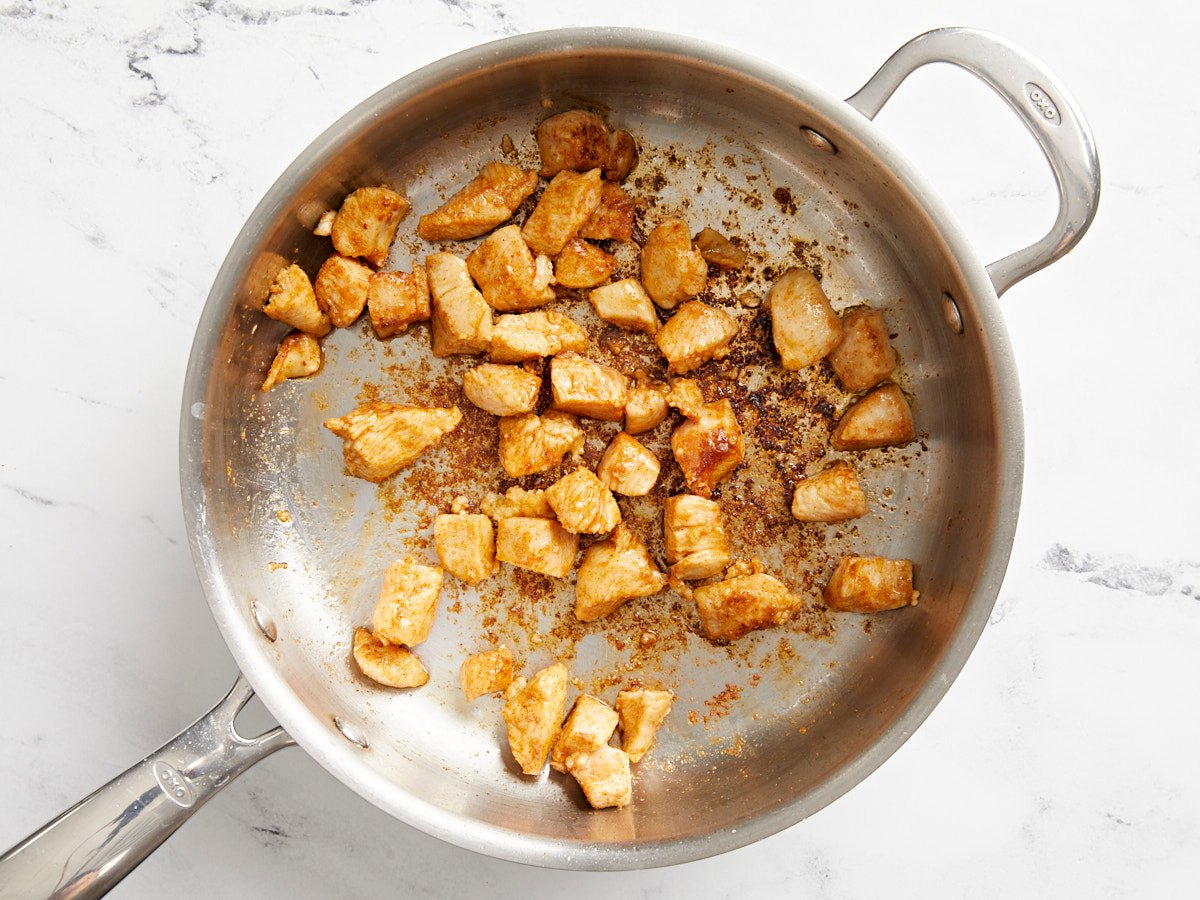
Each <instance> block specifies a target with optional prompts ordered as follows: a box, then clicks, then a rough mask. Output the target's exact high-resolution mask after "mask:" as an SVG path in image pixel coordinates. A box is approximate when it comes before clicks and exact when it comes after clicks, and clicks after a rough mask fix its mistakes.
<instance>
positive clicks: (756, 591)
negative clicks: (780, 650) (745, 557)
mask: <svg viewBox="0 0 1200 900" xmlns="http://www.w3.org/2000/svg"><path fill="white" fill-rule="evenodd" d="M692 596H693V597H694V599H695V601H696V607H697V609H699V611H700V627H702V628H703V629H704V633H705V634H706V635H708V637H710V638H712V639H713V640H715V641H733V640H737V639H738V638H740V637H741V636H742V635H744V634H749V633H750V632H751V631H757V630H758V629H760V628H773V627H775V626H777V625H782V624H784V623H785V622H787V621H788V620H789V619H790V618H791V617H792V616H793V615H794V614H795V613H796V612H797V610H799V609H800V607H801V606H802V605H803V601H802V600H801V599H800V598H799V597H797V596H796V595H795V594H793V593H792V592H791V591H789V590H788V589H787V586H786V585H784V583H783V582H781V581H780V580H779V579H778V578H775V577H773V576H771V575H766V574H763V573H758V574H753V575H738V576H735V577H733V578H726V579H725V580H724V581H717V582H714V583H713V584H706V585H703V586H702V587H698V588H696V589H695V590H694V591H693V592H692Z"/></svg>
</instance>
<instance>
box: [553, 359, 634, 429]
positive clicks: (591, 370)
mask: <svg viewBox="0 0 1200 900" xmlns="http://www.w3.org/2000/svg"><path fill="white" fill-rule="evenodd" d="M550 390H551V392H552V393H553V396H554V408H555V409H561V410H564V411H565V412H570V413H575V414H576V415H578V416H585V417H587V418H589V419H602V420H604V421H606V422H616V421H619V420H620V419H621V417H622V416H624V415H625V401H626V400H628V399H629V379H628V378H626V377H625V376H624V375H622V374H621V373H620V372H618V371H617V370H616V369H614V368H612V367H611V366H602V365H600V363H598V362H592V361H591V360H590V359H588V358H587V357H586V356H580V355H579V354H578V353H560V354H559V355H558V356H556V357H554V359H552V360H550Z"/></svg>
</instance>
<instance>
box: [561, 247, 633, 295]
mask: <svg viewBox="0 0 1200 900" xmlns="http://www.w3.org/2000/svg"><path fill="white" fill-rule="evenodd" d="M616 268H617V258H616V257H615V256H613V255H612V254H611V253H605V252H604V251H603V250H601V249H600V248H599V247H597V246H596V245H595V244H589V243H588V242H587V241H583V240H580V239H579V238H572V239H571V240H569V241H567V243H566V246H565V247H563V248H562V252H561V253H559V254H558V256H556V257H555V259H554V280H555V281H557V282H558V283H559V284H561V285H562V286H563V287H565V288H571V289H572V290H576V289H579V288H590V287H595V286H596V285H598V284H602V283H604V282H605V281H607V280H608V276H610V275H611V274H612V273H613V271H614V270H615V269H616Z"/></svg>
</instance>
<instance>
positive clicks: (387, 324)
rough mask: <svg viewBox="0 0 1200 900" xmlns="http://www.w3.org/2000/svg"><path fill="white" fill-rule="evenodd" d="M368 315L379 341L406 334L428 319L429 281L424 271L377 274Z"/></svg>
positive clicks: (370, 291) (419, 268) (369, 293)
mask: <svg viewBox="0 0 1200 900" xmlns="http://www.w3.org/2000/svg"><path fill="white" fill-rule="evenodd" d="M367 312H368V314H369V315H370V316H371V327H372V328H374V329H375V335H376V337H380V338H390V337H392V336H393V335H396V334H404V332H406V331H408V326H409V325H411V324H412V323H413V322H424V321H426V320H427V319H428V318H429V278H428V277H427V276H426V274H425V267H424V266H421V265H414V266H413V270H412V271H411V272H376V273H375V274H374V275H372V276H371V285H370V288H369V289H368V290H367Z"/></svg>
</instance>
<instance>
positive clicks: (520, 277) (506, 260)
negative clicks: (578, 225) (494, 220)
mask: <svg viewBox="0 0 1200 900" xmlns="http://www.w3.org/2000/svg"><path fill="white" fill-rule="evenodd" d="M467 269H468V270H469V271H470V273H471V277H472V278H474V279H475V283H476V284H477V285H479V290H480V292H482V294H483V299H484V300H486V301H487V303H488V305H489V306H490V307H491V308H492V309H495V310H498V311H499V312H521V311H523V310H529V309H536V308H537V307H539V306H545V305H546V304H547V303H549V302H550V301H552V300H553V299H554V288H552V287H551V286H550V285H551V283H552V282H553V281H554V266H553V264H552V263H551V262H550V258H549V257H546V256H538V257H534V255H533V251H532V250H530V249H529V245H528V244H526V243H525V239H524V238H523V237H521V229H520V228H519V227H518V226H516V225H506V226H505V227H503V228H501V229H498V230H497V231H493V232H492V233H491V234H489V235H488V236H487V237H486V238H484V239H483V242H482V243H480V245H479V246H478V247H476V248H475V249H474V250H472V251H471V253H470V255H469V256H468V257H467Z"/></svg>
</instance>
